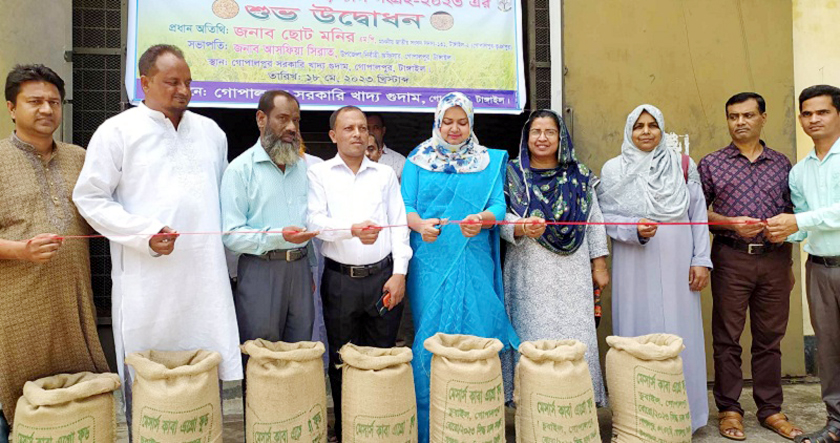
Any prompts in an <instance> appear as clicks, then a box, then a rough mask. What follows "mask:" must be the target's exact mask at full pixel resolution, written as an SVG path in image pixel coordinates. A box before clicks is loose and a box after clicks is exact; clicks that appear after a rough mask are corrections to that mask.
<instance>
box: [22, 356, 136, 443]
mask: <svg viewBox="0 0 840 443" xmlns="http://www.w3.org/2000/svg"><path fill="white" fill-rule="evenodd" d="M119 387H120V377H119V376H118V375H117V374H93V373H90V372H80V373H78V374H58V375H54V376H52V377H45V378H41V379H38V380H36V381H29V382H26V384H25V385H23V396H22V397H21V398H20V399H19V400H18V402H17V410H16V411H15V421H14V432H13V434H12V441H14V442H19V443H37V442H46V441H51V442H53V443H93V442H96V443H100V442H101V443H109V442H110V443H113V442H114V441H116V438H117V434H116V432H117V419H116V413H115V409H114V390H116V389H117V388H119Z"/></svg>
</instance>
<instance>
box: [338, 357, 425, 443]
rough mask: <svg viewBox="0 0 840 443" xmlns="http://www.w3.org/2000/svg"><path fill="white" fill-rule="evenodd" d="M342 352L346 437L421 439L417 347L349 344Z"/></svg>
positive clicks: (386, 442) (358, 441)
mask: <svg viewBox="0 0 840 443" xmlns="http://www.w3.org/2000/svg"><path fill="white" fill-rule="evenodd" d="M339 354H340V355H341V361H342V362H344V365H343V368H342V375H341V380H342V381H341V435H342V442H344V443H366V442H377V443H407V442H411V443H414V442H416V441H417V401H416V398H415V394H414V372H413V371H412V369H411V358H412V353H411V349H409V348H388V349H386V348H372V347H367V346H356V345H354V344H346V345H344V346H342V347H341V350H340V351H339Z"/></svg>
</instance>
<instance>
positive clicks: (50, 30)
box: [0, 0, 73, 140]
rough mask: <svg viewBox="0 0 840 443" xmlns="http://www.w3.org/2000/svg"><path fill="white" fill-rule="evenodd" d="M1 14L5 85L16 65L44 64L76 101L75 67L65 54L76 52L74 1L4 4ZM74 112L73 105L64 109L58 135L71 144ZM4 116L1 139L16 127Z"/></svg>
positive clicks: (0, 70)
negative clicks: (56, 74)
mask: <svg viewBox="0 0 840 443" xmlns="http://www.w3.org/2000/svg"><path fill="white" fill-rule="evenodd" d="M0 10H2V11H3V15H2V19H0V74H2V77H1V78H2V80H1V81H2V82H3V83H4V84H5V81H6V74H7V73H8V72H9V70H11V69H12V67H14V65H16V64H26V63H41V64H44V65H47V66H49V67H50V68H52V69H53V70H54V71H55V72H57V73H58V75H60V76H61V78H62V79H64V82H65V83H66V85H65V89H66V91H67V98H70V97H72V90H73V77H72V64H70V63H67V62H65V61H64V51H69V50H71V49H73V2H72V0H40V1H38V2H31V1H22V0H0ZM4 102H5V100H4ZM70 109H71V108H70V106H69V105H66V106H65V108H64V123H63V125H62V128H60V129H59V131H57V132H58V133H57V134H56V138H57V139H59V140H71V134H72V131H71V129H72V127H73V125H72V117H71V115H70V114H71V112H70ZM0 114H2V115H0V137H7V136H8V135H9V134H10V133H11V131H12V130H13V129H14V124H13V123H12V120H11V118H9V114H8V111H6V110H5V107H4V110H3V111H2V113H0Z"/></svg>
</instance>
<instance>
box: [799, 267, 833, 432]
mask: <svg viewBox="0 0 840 443" xmlns="http://www.w3.org/2000/svg"><path fill="white" fill-rule="evenodd" d="M805 272H806V274H805V275H806V277H805V279H806V282H807V285H808V308H809V310H810V311H811V324H812V325H813V326H814V332H815V333H816V335H817V360H818V361H817V364H818V368H819V373H820V384H821V387H822V398H823V402H825V407H826V410H827V412H828V420H829V422H831V424H833V425H834V426H840V268H833V267H828V266H824V265H820V264H816V263H812V262H811V261H810V260H809V261H808V263H807V264H806V265H805Z"/></svg>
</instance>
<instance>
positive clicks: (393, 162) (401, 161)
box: [379, 145, 405, 181]
mask: <svg viewBox="0 0 840 443" xmlns="http://www.w3.org/2000/svg"><path fill="white" fill-rule="evenodd" d="M379 163H381V164H383V165H388V166H390V167H391V168H393V169H394V172H396V173H397V180H398V181H399V180H402V170H403V166H405V156H404V155H402V154H400V153H399V152H397V151H394V150H393V149H388V145H385V146H383V147H382V157H380V158H379Z"/></svg>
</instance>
